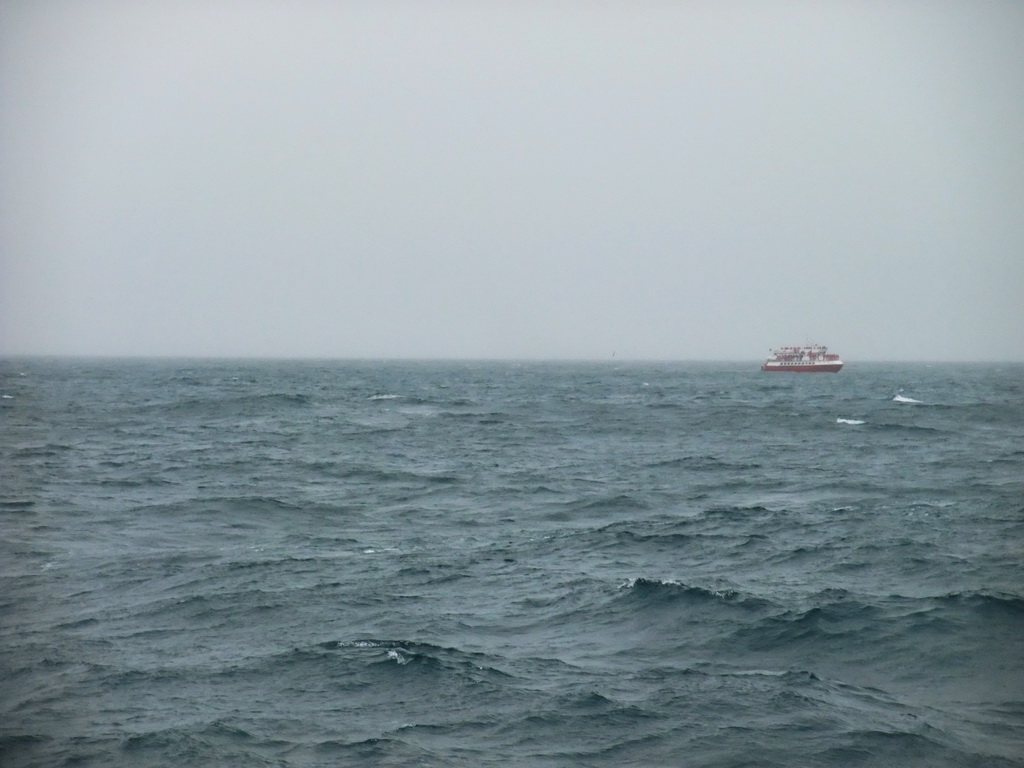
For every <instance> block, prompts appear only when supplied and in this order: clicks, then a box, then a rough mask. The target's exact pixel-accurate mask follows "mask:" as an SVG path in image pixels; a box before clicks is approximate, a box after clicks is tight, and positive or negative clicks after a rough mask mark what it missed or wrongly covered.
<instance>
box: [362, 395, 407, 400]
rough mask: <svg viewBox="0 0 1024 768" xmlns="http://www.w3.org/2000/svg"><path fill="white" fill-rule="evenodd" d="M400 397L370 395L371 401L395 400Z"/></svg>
mask: <svg viewBox="0 0 1024 768" xmlns="http://www.w3.org/2000/svg"><path fill="white" fill-rule="evenodd" d="M400 397H401V395H370V399H371V400H397V399H398V398H400Z"/></svg>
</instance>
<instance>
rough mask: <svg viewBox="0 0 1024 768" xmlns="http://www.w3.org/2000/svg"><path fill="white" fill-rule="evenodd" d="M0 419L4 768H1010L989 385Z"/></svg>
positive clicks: (561, 381)
mask: <svg viewBox="0 0 1024 768" xmlns="http://www.w3.org/2000/svg"><path fill="white" fill-rule="evenodd" d="M0 396H2V397H0V430H2V431H0V447H2V464H0V473H2V474H0V530H2V534H3V535H2V541H0V579H2V591H0V765H3V766H5V767H7V768H16V767H19V766H72V765H73V766H97V767H98V766H121V765H123V766H178V765H180V766H186V765H187V766H199V765H202V766H207V765H209V766H296V767H297V766H348V765H352V766H358V765H367V766H488V765H501V766H755V765H756V766H785V767H786V768H791V767H792V766H893V765H899V766H986V767H988V766H1010V765H1015V766H1020V765H1024V579H1022V569H1021V566H1022V555H1024V366H1021V365H1010V364H1006V365H996V364H989V365H972V366H966V365H951V364H935V365H923V364H921V365H894V364H885V365H883V364H860V365H858V364H848V365H847V367H846V369H844V370H843V371H842V372H841V373H839V374H772V373H761V372H760V371H759V370H758V366H757V364H756V363H752V364H749V365H747V364H744V365H741V364H733V363H716V364H712V363H708V364H694V363H690V364H640V363H634V364H628V363H626V364H619V365H612V364H556V363H466V362H456V363H440V362H437V363H435V362H382V363H380V362H312V361H303V362H281V361H276V362H242V361H218V362H211V361H112V360H107V361H95V360H41V359H19V360H6V361H0ZM894 397H895V398H896V399H894Z"/></svg>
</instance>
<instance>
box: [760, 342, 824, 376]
mask: <svg viewBox="0 0 1024 768" xmlns="http://www.w3.org/2000/svg"><path fill="white" fill-rule="evenodd" d="M842 367H843V361H842V360H840V359H839V355H837V354H835V353H834V352H829V351H828V347H826V346H824V345H822V344H809V345H807V346H804V347H779V348H778V349H773V350H771V357H769V358H768V359H767V360H765V361H764V365H762V366H761V370H762V371H790V372H792V373H839V369H840V368H842Z"/></svg>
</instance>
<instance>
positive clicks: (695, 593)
mask: <svg viewBox="0 0 1024 768" xmlns="http://www.w3.org/2000/svg"><path fill="white" fill-rule="evenodd" d="M619 589H620V590H627V591H628V592H630V593H631V594H632V595H634V596H635V597H637V598H638V599H640V600H642V601H644V602H645V603H650V604H672V603H679V602H682V603H691V604H705V605H728V606H738V607H742V608H747V609H763V608H767V607H771V606H772V605H773V603H771V601H768V600H764V599H762V598H758V597H753V596H751V595H746V594H744V593H742V592H739V591H737V590H735V589H710V588H707V587H694V586H690V585H688V584H684V583H683V582H681V581H674V580H672V579H666V580H662V579H649V578H645V577H637V578H632V579H629V580H627V581H626V582H624V583H623V584H621V585H619Z"/></svg>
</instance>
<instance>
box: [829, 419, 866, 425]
mask: <svg viewBox="0 0 1024 768" xmlns="http://www.w3.org/2000/svg"><path fill="white" fill-rule="evenodd" d="M863 423H864V422H863V421H861V420H860V419H843V418H838V419H836V424H863Z"/></svg>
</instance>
